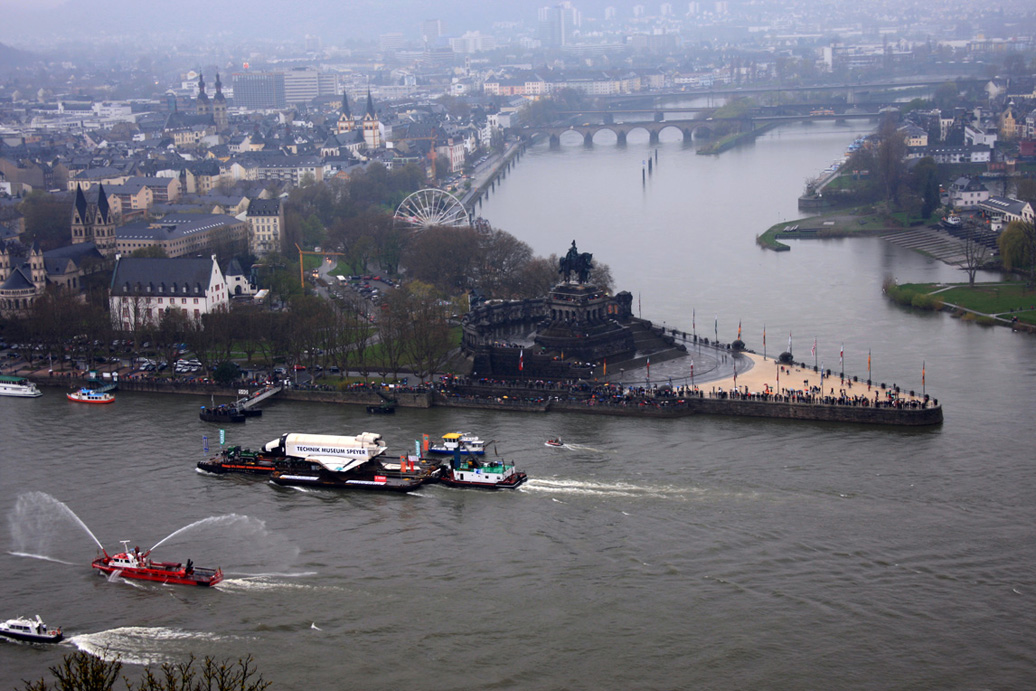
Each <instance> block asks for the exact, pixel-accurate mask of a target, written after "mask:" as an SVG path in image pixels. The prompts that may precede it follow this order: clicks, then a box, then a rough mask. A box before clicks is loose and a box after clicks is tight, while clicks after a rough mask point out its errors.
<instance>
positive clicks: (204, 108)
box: [195, 73, 212, 115]
mask: <svg viewBox="0 0 1036 691" xmlns="http://www.w3.org/2000/svg"><path fill="white" fill-rule="evenodd" d="M195 108H196V109H197V111H198V115H211V114H212V103H210V102H209V95H208V94H207V93H205V75H203V74H201V73H199V74H198V102H197V104H196V106H195Z"/></svg>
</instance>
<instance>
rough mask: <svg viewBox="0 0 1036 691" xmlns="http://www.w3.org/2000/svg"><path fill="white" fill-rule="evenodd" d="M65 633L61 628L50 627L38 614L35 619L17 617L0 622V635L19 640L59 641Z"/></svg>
mask: <svg viewBox="0 0 1036 691" xmlns="http://www.w3.org/2000/svg"><path fill="white" fill-rule="evenodd" d="M63 635H64V634H62V633H61V629H60V628H56V629H52V628H48V627H47V625H46V624H44V623H43V620H42V619H40V615H38V614H37V615H36V618H35V619H29V618H28V617H16V618H14V619H8V620H7V621H5V622H0V636H6V637H7V638H13V639H15V640H17V641H30V642H33V643H57V642H58V641H60V640H61V638H62V636H63Z"/></svg>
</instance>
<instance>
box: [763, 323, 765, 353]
mask: <svg viewBox="0 0 1036 691" xmlns="http://www.w3.org/2000/svg"><path fill="white" fill-rule="evenodd" d="M765 347H766V324H763V348H765Z"/></svg>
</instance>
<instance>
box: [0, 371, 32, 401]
mask: <svg viewBox="0 0 1036 691" xmlns="http://www.w3.org/2000/svg"><path fill="white" fill-rule="evenodd" d="M42 395H43V392H42V391H40V390H39V389H37V388H36V384H35V382H31V381H29V380H28V379H26V378H25V377H15V376H11V375H8V374H4V375H0V396H15V397H19V398H36V397H37V396H42Z"/></svg>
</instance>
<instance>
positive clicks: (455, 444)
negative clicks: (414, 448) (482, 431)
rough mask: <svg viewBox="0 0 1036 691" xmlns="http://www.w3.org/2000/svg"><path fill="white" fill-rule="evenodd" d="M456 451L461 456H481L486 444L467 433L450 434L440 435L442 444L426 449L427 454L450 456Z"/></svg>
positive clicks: (484, 451)
mask: <svg viewBox="0 0 1036 691" xmlns="http://www.w3.org/2000/svg"><path fill="white" fill-rule="evenodd" d="M457 451H459V452H460V453H461V455H463V456H469V455H471V456H482V455H484V454H485V453H486V443H485V442H484V441H482V440H481V439H479V438H478V437H476V436H475V435H474V434H470V433H468V432H450V433H448V434H444V435H442V444H434V445H431V446H429V447H428V449H427V453H438V454H450V455H451V456H452V455H453V454H454V453H456V452H457Z"/></svg>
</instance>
